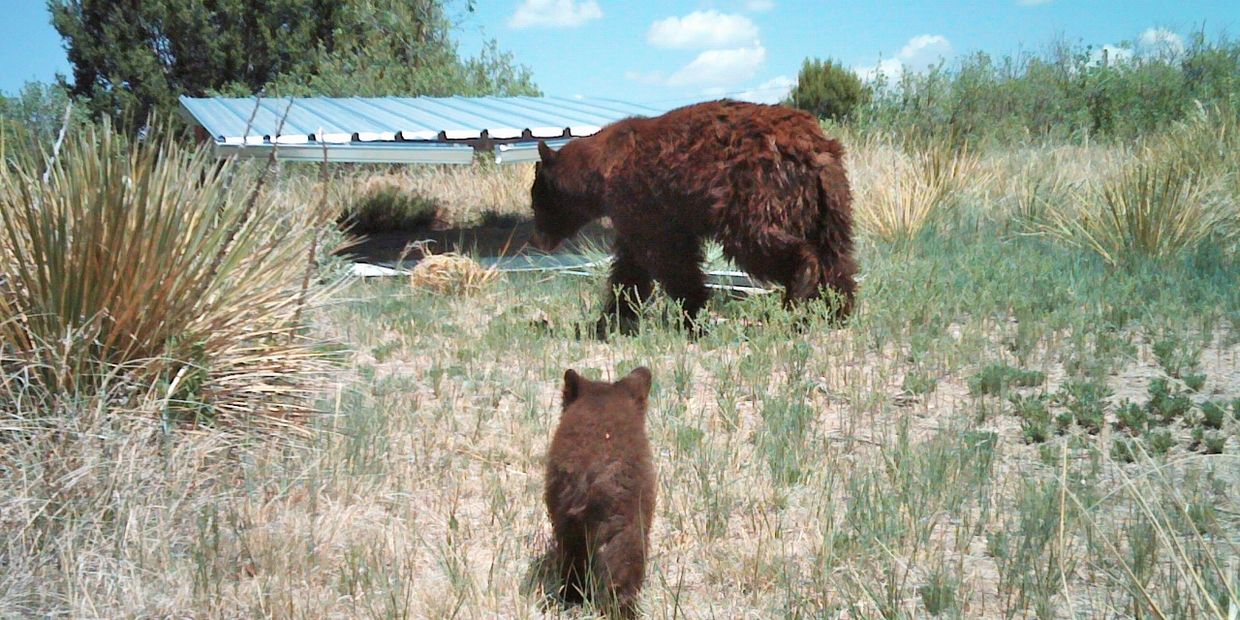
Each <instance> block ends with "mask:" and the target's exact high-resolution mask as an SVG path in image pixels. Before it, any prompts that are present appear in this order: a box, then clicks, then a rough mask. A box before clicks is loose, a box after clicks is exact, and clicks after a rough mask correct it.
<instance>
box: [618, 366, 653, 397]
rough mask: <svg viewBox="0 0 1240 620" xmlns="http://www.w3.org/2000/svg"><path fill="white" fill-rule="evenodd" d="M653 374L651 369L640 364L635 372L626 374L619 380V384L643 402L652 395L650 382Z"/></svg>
mask: <svg viewBox="0 0 1240 620" xmlns="http://www.w3.org/2000/svg"><path fill="white" fill-rule="evenodd" d="M651 380H652V376H651V374H650V369H649V368H646V367H645V366H638V367H637V368H634V369H633V372H630V373H629V374H627V375H625V376H624V378H623V379H621V380H619V381H617V382H616V383H617V385H620V386H621V387H623V388H624V389H625V390H626V391H628V393H629V394H631V395H632V396H633V398H636V399H637V400H639V401H642V402H643V403H644V402H646V398H647V397H648V396H650V382H651Z"/></svg>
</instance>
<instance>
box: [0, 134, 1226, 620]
mask: <svg viewBox="0 0 1240 620" xmlns="http://www.w3.org/2000/svg"><path fill="white" fill-rule="evenodd" d="M1194 122H1195V123H1197V124H1195V125H1194V124H1192V123H1189V124H1186V125H1185V126H1184V127H1180V128H1179V129H1177V130H1175V131H1172V132H1169V133H1168V134H1167V135H1166V136H1160V137H1157V138H1151V139H1150V140H1149V141H1148V142H1147V143H1142V144H1138V145H1111V146H1107V145H1091V146H1067V145H1026V146H1020V147H1015V146H1013V147H1010V148H1006V149H991V150H977V151H962V150H960V149H957V148H955V146H954V145H951V144H948V143H946V142H944V143H943V144H937V143H931V144H920V145H917V146H913V145H909V144H902V143H899V142H897V141H894V140H889V139H885V138H883V137H876V136H851V135H848V136H845V138H846V140H845V141H846V143H847V144H849V145H851V147H850V148H851V155H850V160H849V161H850V166H851V168H850V174H851V175H852V179H853V182H854V187H855V192H856V196H857V205H856V209H857V212H858V213H857V221H858V225H859V231H858V238H859V240H860V242H859V249H858V259H859V262H860V264H861V272H862V275H863V280H862V282H861V287H860V292H859V297H858V306H857V310H856V312H855V315H854V318H853V320H851V321H850V322H849V323H848V324H847V325H846V326H844V327H842V328H833V327H829V326H828V323H827V321H826V320H825V316H826V314H827V312H826V309H825V308H821V307H815V306H810V307H806V308H801V309H797V310H794V311H791V312H789V311H785V310H784V309H782V308H781V307H780V305H779V295H778V294H773V295H754V296H751V297H748V298H742V299H729V298H725V297H724V296H722V295H716V296H715V297H714V298H713V299H712V302H711V304H710V305H709V306H708V308H707V312H706V317H705V318H706V321H707V325H708V327H707V329H706V331H705V333H704V334H703V335H702V336H701V337H700V338H697V339H694V338H691V337H690V336H689V335H688V334H686V333H684V332H683V331H682V330H681V329H680V328H679V327H677V322H676V321H669V320H666V319H665V317H666V316H668V315H670V314H671V313H670V310H671V309H669V308H668V307H667V302H666V300H665V299H664V298H662V297H659V298H656V301H654V302H653V303H652V304H651V305H650V307H648V308H646V312H645V314H646V316H645V318H644V320H643V323H642V328H641V331H640V333H639V334H637V335H635V336H618V337H615V338H613V339H612V340H610V341H608V342H599V341H597V340H594V339H583V338H581V337H580V334H583V333H589V332H591V331H592V329H591V327H592V325H593V322H594V320H595V318H596V313H597V312H598V308H599V304H600V298H601V294H602V290H603V286H604V282H605V273H603V272H599V273H598V274H596V275H595V276H592V277H582V276H570V275H556V274H551V273H541V274H505V275H501V276H499V277H495V278H488V279H486V282H485V283H484V285H482V286H479V287H468V288H462V289H448V290H458V291H464V292H463V293H459V294H445V293H437V292H434V291H432V290H428V289H427V288H425V287H419V286H415V285H414V284H413V283H411V281H410V280H408V279H405V278H390V279H375V280H368V281H345V282H336V281H335V278H334V276H331V277H329V276H330V274H334V273H339V270H338V269H335V268H325V269H320V270H319V271H318V275H316V277H315V278H313V281H312V282H311V284H310V285H307V286H309V287H310V288H311V289H313V290H312V291H311V292H313V293H315V294H314V295H310V297H312V298H313V300H314V302H313V303H312V304H309V305H308V306H307V309H306V311H305V313H304V315H298V316H299V317H301V319H303V320H304V322H305V325H304V326H301V327H300V328H299V329H298V330H297V331H296V334H295V336H296V338H297V339H298V340H297V342H304V343H305V344H306V346H307V347H310V350H312V351H314V352H316V353H317V354H319V355H320V356H321V360H320V361H321V362H322V363H330V368H331V370H330V371H323V366H321V365H320V363H319V362H316V363H315V364H313V365H309V366H307V368H305V369H301V368H297V367H283V368H281V369H278V370H272V371H271V372H273V373H304V374H305V376H307V377H309V378H310V379H309V383H310V384H311V387H312V388H313V394H314V396H313V398H312V399H311V401H309V402H310V403H312V404H313V405H314V407H315V409H316V410H317V411H318V413H317V414H311V415H308V416H298V417H297V418H296V419H289V418H287V416H285V417H284V418H280V419H288V420H289V421H288V423H287V426H288V428H287V429H286V430H283V431H279V432H273V431H272V425H271V424H270V423H264V424H261V425H260V424H257V423H251V421H248V420H247V418H246V416H245V415H244V411H243V410H242V409H238V408H237V407H238V406H237V405H236V404H235V401H229V403H230V404H229V407H230V408H229V409H227V410H226V412H227V413H228V414H229V415H228V416H226V417H219V418H212V417H210V416H206V417H204V416H203V415H201V413H199V414H195V416H193V417H191V419H190V420H189V421H186V420H185V419H184V407H178V406H175V405H176V403H173V402H171V401H172V400H173V399H172V397H170V396H169V395H168V392H169V387H168V379H167V376H168V374H167V373H164V374H160V373H159V372H156V373H154V375H155V377H156V378H157V379H158V380H156V381H154V382H151V381H149V380H148V381H147V382H145V383H143V382H141V381H139V380H137V379H128V378H126V377H128V375H126V373H125V372H123V370H122V369H118V365H119V366H122V367H123V364H120V363H119V362H115V361H108V363H105V364H100V365H95V366H89V367H87V368H84V369H83V370H82V371H81V372H88V373H94V375H92V376H95V377H96V379H97V380H93V381H91V382H89V385H91V386H92V387H91V389H84V388H83V389H76V390H74V391H72V392H66V391H61V392H58V393H56V394H52V395H47V394H43V393H41V392H39V391H38V390H37V389H36V388H38V387H39V386H40V385H41V384H40V383H39V382H38V380H37V378H31V377H32V376H33V375H32V374H31V372H30V368H32V364H35V365H36V366H37V364H43V365H48V364H51V363H52V361H55V360H61V359H65V358H64V357H63V356H58V355H54V354H51V353H49V354H47V355H45V356H43V357H40V358H38V359H36V360H34V361H33V362H32V361H30V360H29V359H27V358H26V357H23V354H22V351H21V350H19V348H18V346H17V344H15V341H8V340H6V341H5V343H4V345H3V346H4V347H6V348H5V349H3V351H4V354H5V355H4V357H3V359H0V361H3V363H4V366H3V368H4V370H5V375H4V390H3V391H2V392H0V393H2V394H4V398H5V399H7V400H5V401H4V403H5V406H4V408H3V412H4V415H5V417H4V418H3V420H2V421H0V433H3V434H2V435H0V533H3V534H4V536H3V539H2V540H0V616H6V617H8V616H13V617H23V616H45V615H46V616H72V617H203V618H208V617H209V618H217V617H218V618H233V617H276V618H320V617H338V618H450V617H455V618H496V617H503V618H540V617H567V618H592V617H596V616H597V615H598V612H597V611H596V610H594V609H593V608H590V607H585V608H567V609H561V608H560V607H558V606H557V605H555V604H554V603H550V602H548V601H547V600H546V599H545V597H544V593H543V590H542V584H541V582H540V579H539V570H538V569H539V564H540V560H541V558H542V556H543V554H544V553H545V552H546V551H547V548H548V543H549V538H550V526H549V524H548V522H547V519H546V516H545V508H544V506H543V503H542V484H543V479H542V467H543V455H544V453H545V450H546V448H547V445H548V442H549V440H550V437H551V434H552V432H553V430H554V427H555V424H556V421H557V418H558V414H559V391H560V383H559V382H560V380H561V377H562V375H563V372H564V370H565V369H566V368H575V369H577V370H578V371H579V372H582V373H583V374H585V375H586V376H588V377H590V378H595V379H598V378H606V379H616V378H618V377H620V376H622V375H623V374H625V373H627V372H628V371H629V370H631V369H632V368H633V367H635V366H638V365H645V366H648V367H650V368H651V370H652V371H653V373H654V377H655V379H654V388H653V390H652V393H651V400H650V412H649V416H648V431H649V433H650V439H651V444H652V446H653V448H654V452H655V461H656V466H657V468H658V476H659V506H658V509H657V511H656V517H655V522H654V525H653V530H652V535H651V540H652V556H651V558H650V566H649V570H648V573H647V579H646V587H645V589H644V591H643V594H642V597H641V605H642V608H643V611H644V613H645V615H646V616H647V617H651V618H669V619H670V618H784V617H787V618H884V617H885V618H915V617H916V618H921V617H931V616H937V617H945V618H1132V617H1139V618H1229V617H1232V618H1234V617H1235V616H1234V614H1236V613H1238V610H1240V495H1238V494H1237V493H1238V492H1240V458H1238V455H1240V437H1238V434H1240V286H1237V283H1240V263H1237V261H1236V256H1235V250H1236V247H1235V243H1236V235H1237V234H1238V233H1240V226H1237V224H1238V223H1240V206H1238V205H1237V197H1238V196H1240V192H1238V191H1237V188H1238V187H1240V182H1238V179H1240V174H1238V173H1240V164H1238V162H1237V158H1236V156H1235V153H1236V151H1235V150H1234V149H1232V148H1230V147H1231V146H1233V145H1234V144H1235V142H1234V140H1235V136H1234V124H1232V125H1228V124H1227V123H1228V120H1227V119H1221V120H1220V119H1219V118H1218V117H1212V116H1205V117H1203V118H1201V119H1198V120H1197V121H1194ZM1229 127H1230V129H1229ZM1229 131H1230V132H1231V133H1227V132H1229ZM454 174H457V175H460V174H461V173H460V172H457V173H454ZM477 174H478V175H481V176H483V177H486V178H482V179H480V180H478V181H477V182H476V183H475V185H476V186H478V187H491V185H489V184H490V183H492V181H491V180H490V177H487V176H486V175H494V174H499V173H497V172H495V171H493V170H491V169H483V170H481V171H478V172H477ZM503 174H506V175H512V174H513V173H511V172H504V173H503ZM521 174H525V173H521ZM518 176H519V175H518ZM29 182H33V181H29ZM365 182H366V181H365V179H352V180H349V181H348V183H351V184H353V185H350V187H356V186H359V185H362V184H364V183H365ZM522 182H525V181H522ZM448 185H449V186H450V185H451V184H448ZM299 187H300V186H299V185H298V184H293V183H289V184H281V183H279V182H274V183H272V184H270V185H269V186H268V187H266V188H265V189H263V191H262V192H261V193H262V195H263V196H270V198H271V200H272V201H273V202H272V203H271V204H273V205H281V204H283V205H286V206H287V205H288V204H294V203H296V204H314V203H315V200H316V199H317V197H319V196H324V195H326V196H329V197H332V198H331V199H332V200H337V198H336V196H339V194H340V193H341V192H342V191H343V190H341V189H340V187H322V186H310V187H309V189H299ZM505 191H507V190H505ZM518 191H519V190H518ZM297 192H304V193H305V195H301V194H297ZM504 195H507V194H504ZM514 195H515V194H514ZM264 200H265V199H263V200H259V201H258V203H257V204H259V205H260V207H259V208H260V209H261V206H262V205H263V204H266V203H265V202H264ZM20 203H21V201H20V200H19V199H18V198H16V197H13V196H12V195H8V197H7V198H6V203H5V205H4V206H5V207H6V208H15V207H16V205H19V204H20ZM470 217H473V216H472V215H471V216H470ZM294 219H296V218H294ZM320 219H321V220H323V221H327V220H331V219H332V218H320ZM322 238H323V239H326V236H323V237H322ZM6 239H8V240H7V241H5V242H4V243H7V244H9V245H8V246H2V247H12V246H13V245H14V244H17V243H18V242H22V239H23V238H22V237H21V235H20V234H14V235H10V237H6ZM312 242H313V243H326V241H320V236H319V235H310V236H308V237H306V239H305V240H304V242H303V245H302V246H297V248H292V249H289V250H288V252H289V254H290V255H300V254H298V253H297V252H296V251H294V250H296V249H298V248H301V249H308V248H309V247H310V244H311V243H312ZM281 251H284V250H281ZM4 256H5V258H6V260H10V259H11V257H12V256H13V254H12V253H11V252H10V253H8V254H4ZM10 265H11V263H5V266H6V267H9V266H10ZM303 272H304V269H303V268H302V266H301V265H300V264H299V265H298V268H297V269H290V270H289V273H288V274H286V276H285V277H284V282H285V288H286V290H287V292H288V294H289V295H291V296H292V297H290V299H297V298H298V297H297V296H298V295H301V294H302V293H303V292H304V290H305V288H304V286H303V279H302V274H303ZM4 273H10V272H4ZM263 285H264V286H270V287H277V288H278V287H279V286H280V285H279V283H278V282H277V281H275V280H264V284H263ZM7 286H13V284H7ZM320 289H322V290H321V291H320ZM320 292H321V293H322V294H321V295H320V294H318V293H320ZM279 307H281V308H283V307H285V306H282V305H281V306H279ZM18 310H19V311H21V310H23V309H20V308H19V309H18ZM806 315H808V317H809V318H808V321H802V320H801V319H804V318H805V316H806ZM14 316H17V314H16V313H15V315H14ZM294 318H297V317H294ZM0 320H2V319H0ZM290 337H292V336H289V335H287V334H286V332H284V331H280V332H278V333H276V334H275V336H272V338H273V340H272V342H275V343H277V344H279V345H280V346H287V345H286V344H285V343H286V342H287V338H290ZM255 342H258V343H259V344H258V345H254V346H259V345H262V346H269V345H271V342H268V341H267V340H264V339H263V338H259V339H258V340H257V341H255ZM50 344H51V343H47V342H43V343H41V344H40V346H50ZM87 348H89V347H87ZM300 350H301V349H299V351H300ZM75 359H76V358H75ZM109 364H110V365H109ZM199 367H201V368H203V372H204V373H206V378H204V379H203V381H205V382H206V384H207V385H216V384H214V383H212V382H211V376H212V375H211V366H210V364H209V363H208V362H207V361H203V362H200V365H199V366H194V368H199ZM37 374H38V373H34V375H37ZM55 376H60V375H55ZM173 376H175V373H174V375H173ZM258 376H260V378H261V380H258V381H257V385H260V386H261V385H265V384H266V383H265V382H267V381H268V380H269V379H268V378H267V377H268V376H267V375H262V374H261V373H258ZM298 376H301V375H298ZM159 380H162V381H164V383H163V384H160V383H159ZM237 380H238V381H239V380H242V379H237ZM87 384H88V383H87V382H79V383H78V384H76V385H87ZM135 385H141V386H148V387H144V388H143V389H145V390H147V392H142V391H141V390H139V389H137V388H135V387H134V386H135ZM160 385H162V386H163V388H162V391H161V388H160V387H159V386H160ZM178 385H182V384H178ZM223 385H231V384H229V383H228V382H227V381H225V382H224V383H223ZM299 385H300V384H299ZM149 386H154V387H149ZM260 391H261V390H260ZM245 393H246V394H249V393H250V392H245ZM176 394H177V395H178V396H177V398H179V399H182V400H188V401H190V402H198V400H205V399H206V397H208V396H210V394H211V392H209V391H207V392H203V391H199V392H193V393H192V394H191V395H192V396H194V397H195V398H198V397H202V398H198V400H195V399H194V398H187V397H186V396H185V394H186V393H185V392H184V390H182V391H181V392H176ZM246 402H250V403H252V406H253V409H254V411H255V412H259V411H262V410H264V409H265V405H264V404H263V402H262V399H261V398H253V399H251V400H250V401H246ZM207 404H209V403H207ZM169 411H174V412H180V416H179V417H178V416H173V415H169V413H168V412H169ZM193 411H198V410H197V409H194V410H193Z"/></svg>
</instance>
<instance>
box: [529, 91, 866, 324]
mask: <svg viewBox="0 0 1240 620" xmlns="http://www.w3.org/2000/svg"><path fill="white" fill-rule="evenodd" d="M538 149H539V155H540V156H541V159H542V161H541V162H540V163H539V164H538V165H537V166H536V172H535V174H534V184H533V186H532V188H531V190H530V193H531V197H532V201H533V209H534V225H535V234H534V237H533V238H532V239H531V244H532V245H534V246H535V247H537V248H540V249H543V250H546V251H551V250H553V249H554V248H555V247H557V246H558V245H559V244H560V242H562V241H563V240H564V239H566V238H568V237H571V236H572V235H574V234H575V233H576V232H577V231H578V230H579V229H580V228H581V227H582V226H583V225H585V224H586V223H588V222H590V221H592V220H594V219H597V218H599V217H602V216H604V215H606V216H608V217H610V218H611V222H612V226H613V228H614V229H615V234H616V240H615V247H614V254H615V262H614V263H613V266H612V274H611V286H610V287H609V289H610V290H609V293H608V297H607V303H606V305H605V310H604V315H603V318H602V319H601V320H600V322H599V327H600V335H604V334H605V331H606V328H607V326H608V322H609V320H616V321H617V322H618V323H619V326H620V327H621V328H622V329H624V330H626V331H627V330H630V329H631V328H632V327H633V324H634V319H635V318H636V316H637V312H636V305H637V304H640V303H641V302H642V301H643V300H645V299H646V298H647V297H648V296H649V294H650V292H651V287H652V284H651V280H652V279H653V280H657V281H658V282H659V284H660V285H662V287H663V289H664V290H665V291H666V292H667V293H668V294H669V295H670V296H671V297H672V298H673V299H675V300H677V301H679V302H680V304H681V308H682V309H683V310H684V312H685V317H686V320H687V321H688V322H690V323H692V319H693V318H694V317H695V316H696V315H697V313H698V311H699V310H700V309H701V308H702V306H703V305H704V304H705V302H706V298H707V288H706V285H705V274H703V272H702V269H701V263H702V251H703V250H702V242H703V240H704V239H706V238H708V237H713V238H714V239H716V240H717V241H718V242H719V243H720V244H721V245H722V246H723V251H724V253H725V254H726V255H727V256H728V257H730V258H731V259H732V260H734V261H736V263H737V264H738V265H739V266H740V267H741V268H742V269H744V270H745V271H747V272H749V274H750V275H753V276H754V277H756V278H759V279H762V280H766V281H770V282H774V283H777V284H782V285H783V286H784V287H785V295H784V300H785V303H787V302H792V301H796V300H803V299H812V298H816V297H818V295H819V294H820V291H821V290H822V289H823V288H829V289H832V290H834V291H835V293H836V294H837V295H838V304H837V306H836V318H838V319H843V318H845V317H847V316H848V314H849V313H850V312H851V310H852V305H853V295H854V293H855V290H856V282H855V281H854V279H853V276H854V274H855V273H856V263H855V262H854V260H853V256H852V251H853V241H852V204H851V203H852V196H851V193H850V192H849V189H848V178H847V176H846V175H845V172H844V164H843V156H844V149H843V147H842V146H841V145H840V143H839V142H836V141H835V140H832V139H829V138H827V137H826V136H825V135H823V133H822V130H821V129H820V128H819V126H818V121H817V120H816V119H815V118H814V117H813V116H811V115H810V114H808V113H806V112H802V111H799V110H794V109H791V108H787V107H783V106H773V105H760V104H753V103H743V102H739V101H730V100H721V101H712V102H708V103H700V104H695V105H690V106H686V107H683V108H679V109H676V110H672V111H671V112H668V113H666V114H664V115H662V116H658V117H654V118H630V119H625V120H621V121H617V122H615V123H612V124H611V125H608V126H607V127H604V128H603V129H602V130H601V131H599V132H598V133H596V134H594V135H593V136H590V137H588V138H581V139H579V140H574V141H572V142H569V143H568V144H566V145H565V146H564V147H563V148H561V149H560V151H559V152H556V151H553V150H552V149H551V148H549V147H548V146H547V145H546V143H544V142H540V143H539V145H538Z"/></svg>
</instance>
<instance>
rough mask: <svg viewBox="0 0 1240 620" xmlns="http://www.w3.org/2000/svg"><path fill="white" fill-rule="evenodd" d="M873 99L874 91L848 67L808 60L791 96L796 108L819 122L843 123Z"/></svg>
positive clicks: (828, 61) (834, 62) (831, 61)
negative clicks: (820, 119)
mask: <svg viewBox="0 0 1240 620" xmlns="http://www.w3.org/2000/svg"><path fill="white" fill-rule="evenodd" d="M869 99H870V90H869V88H868V87H866V86H865V84H862V83H861V78H859V77H857V74H856V73H854V72H853V71H852V70H851V69H849V68H848V67H845V66H844V65H843V64H842V63H839V62H836V61H834V60H830V59H828V60H825V61H824V60H819V59H817V58H806V59H805V61H804V62H803V63H801V71H800V73H798V74H797V84H796V86H794V87H793V88H792V92H791V93H789V95H788V102H789V103H790V104H791V105H792V107H794V108H797V109H799V110H805V111H806V112H809V113H811V114H813V115H814V116H817V117H818V118H824V119H831V120H835V121H838V120H842V119H845V118H847V117H849V116H850V115H851V114H852V113H853V110H855V109H857V107H858V106H860V105H864V104H865V103H866V102H868V101H869Z"/></svg>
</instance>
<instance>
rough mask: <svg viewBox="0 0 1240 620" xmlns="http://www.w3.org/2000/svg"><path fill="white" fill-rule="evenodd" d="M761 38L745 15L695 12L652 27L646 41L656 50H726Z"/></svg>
mask: <svg viewBox="0 0 1240 620" xmlns="http://www.w3.org/2000/svg"><path fill="white" fill-rule="evenodd" d="M757 38H758V27H757V26H755V25H754V23H753V21H751V20H750V19H749V18H748V17H745V16H744V15H730V14H726V13H720V12H718V11H694V12H692V13H690V14H688V15H685V16H684V17H669V18H667V19H661V20H659V21H656V22H655V23H653V24H651V25H650V30H648V31H647V32H646V41H648V42H649V43H650V44H651V45H654V46H657V47H670V48H678V49H708V48H725V47H734V46H738V45H745V44H747V43H749V42H751V41H754V40H756V39H757Z"/></svg>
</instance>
